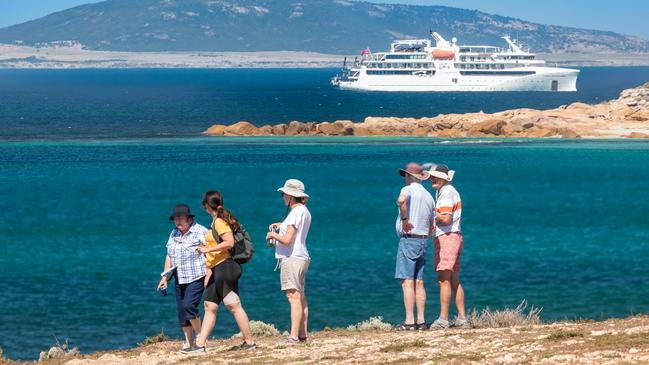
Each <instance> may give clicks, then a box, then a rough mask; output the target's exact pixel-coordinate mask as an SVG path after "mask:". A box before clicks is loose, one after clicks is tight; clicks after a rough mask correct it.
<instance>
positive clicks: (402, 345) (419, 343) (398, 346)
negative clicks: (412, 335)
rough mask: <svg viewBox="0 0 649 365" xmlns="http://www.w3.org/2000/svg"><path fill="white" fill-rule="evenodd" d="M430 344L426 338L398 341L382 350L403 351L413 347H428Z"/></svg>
mask: <svg viewBox="0 0 649 365" xmlns="http://www.w3.org/2000/svg"><path fill="white" fill-rule="evenodd" d="M427 346H428V344H427V343H426V341H424V340H415V341H410V342H397V343H393V344H390V345H387V346H385V347H382V348H381V350H380V351H381V352H403V351H405V350H408V349H411V348H426V347H427Z"/></svg>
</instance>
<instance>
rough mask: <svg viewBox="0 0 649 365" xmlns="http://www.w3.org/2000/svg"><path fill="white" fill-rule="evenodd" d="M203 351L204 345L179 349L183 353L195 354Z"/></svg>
mask: <svg viewBox="0 0 649 365" xmlns="http://www.w3.org/2000/svg"><path fill="white" fill-rule="evenodd" d="M205 351H206V350H205V346H192V347H190V348H189V349H187V350H185V351H182V350H181V351H180V352H182V353H183V354H197V353H201V352H205Z"/></svg>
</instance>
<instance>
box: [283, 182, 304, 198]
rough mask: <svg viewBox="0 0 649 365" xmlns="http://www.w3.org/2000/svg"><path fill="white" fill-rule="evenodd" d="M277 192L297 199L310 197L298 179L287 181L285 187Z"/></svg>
mask: <svg viewBox="0 0 649 365" xmlns="http://www.w3.org/2000/svg"><path fill="white" fill-rule="evenodd" d="M277 191H281V192H282V193H284V194H286V195H290V196H294V197H296V198H302V197H305V198H308V197H309V195H308V194H307V193H305V192H304V183H303V182H302V181H300V180H297V179H288V180H286V182H285V183H284V186H282V187H281V188H279V189H277Z"/></svg>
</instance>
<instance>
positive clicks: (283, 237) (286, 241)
mask: <svg viewBox="0 0 649 365" xmlns="http://www.w3.org/2000/svg"><path fill="white" fill-rule="evenodd" d="M296 232H297V229H296V228H295V226H294V225H292V224H291V225H289V226H288V227H286V233H284V234H279V233H275V232H268V233H267V234H266V241H268V240H269V239H275V240H277V242H279V243H281V244H283V245H286V246H288V245H290V244H292V243H293V241H294V240H295V233H296Z"/></svg>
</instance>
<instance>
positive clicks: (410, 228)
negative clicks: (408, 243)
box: [401, 219, 415, 233]
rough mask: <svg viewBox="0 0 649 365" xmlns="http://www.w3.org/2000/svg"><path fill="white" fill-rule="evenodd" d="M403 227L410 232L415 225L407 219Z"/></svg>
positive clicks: (402, 224)
mask: <svg viewBox="0 0 649 365" xmlns="http://www.w3.org/2000/svg"><path fill="white" fill-rule="evenodd" d="M401 227H403V231H404V232H406V233H410V231H412V229H413V228H415V226H413V225H412V224H411V223H410V222H409V221H408V220H407V219H406V220H405V221H403V223H401Z"/></svg>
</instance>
